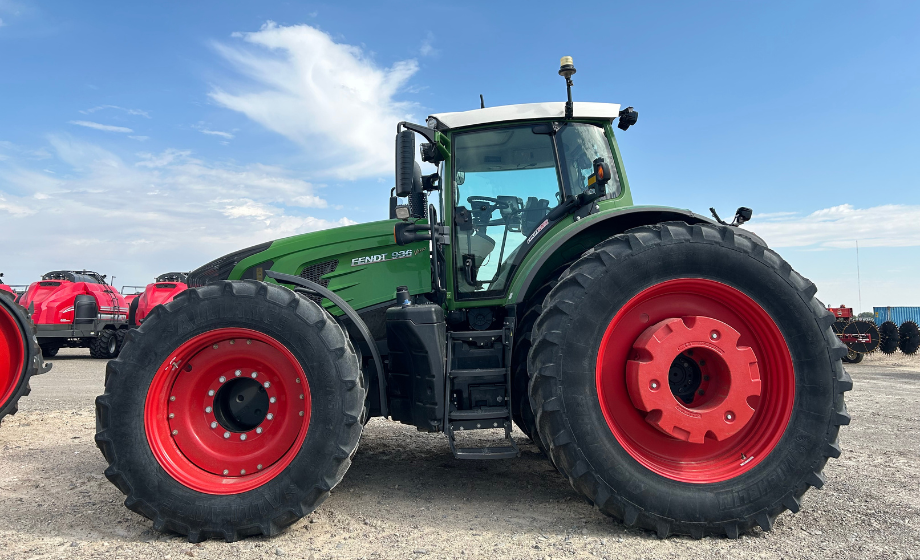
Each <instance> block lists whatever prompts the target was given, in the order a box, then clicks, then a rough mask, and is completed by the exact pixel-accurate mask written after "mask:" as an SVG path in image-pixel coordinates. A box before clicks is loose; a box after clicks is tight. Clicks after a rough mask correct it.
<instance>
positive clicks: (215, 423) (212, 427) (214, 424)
mask: <svg viewBox="0 0 920 560" xmlns="http://www.w3.org/2000/svg"><path fill="white" fill-rule="evenodd" d="M216 427H217V422H211V429H212V430H213V429H214V428H216Z"/></svg>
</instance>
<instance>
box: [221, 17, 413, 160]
mask: <svg viewBox="0 0 920 560" xmlns="http://www.w3.org/2000/svg"><path fill="white" fill-rule="evenodd" d="M234 37H236V38H241V39H242V40H243V41H245V42H246V43H248V45H247V46H240V47H236V46H228V45H225V44H215V48H216V49H217V51H218V52H219V53H220V54H221V55H222V56H223V57H224V58H226V60H227V61H228V62H230V64H232V65H233V67H234V68H235V69H236V70H237V71H238V72H239V73H240V74H241V75H242V76H243V77H244V78H245V81H244V83H243V84H242V85H239V86H237V87H234V88H233V90H234V91H232V92H231V91H228V90H225V89H223V88H215V89H214V90H213V91H212V92H211V94H210V95H211V98H212V99H213V100H214V101H216V102H217V103H220V104H221V105H223V106H225V107H227V108H230V109H233V110H234V111H239V112H241V113H243V114H245V115H246V116H248V117H249V118H250V119H252V120H254V121H256V122H258V123H260V124H262V125H263V126H265V127H266V128H268V129H270V130H273V131H275V132H277V133H279V134H282V135H284V136H285V137H287V138H289V139H290V140H292V141H294V142H296V143H298V144H300V145H301V146H303V147H304V148H305V149H306V150H307V155H308V157H311V158H315V161H316V162H317V163H318V164H319V165H320V166H323V168H324V169H325V171H326V172H329V173H332V174H334V175H338V176H342V177H352V178H353V177H363V176H373V175H379V174H390V173H392V172H393V135H394V131H395V130H396V123H397V122H399V121H401V120H409V119H410V118H411V115H410V113H411V111H412V109H413V108H414V105H413V104H412V103H408V102H404V101H397V100H396V96H397V95H398V94H399V93H400V92H402V91H404V90H405V88H406V85H407V83H408V81H409V79H410V78H411V77H412V76H413V75H414V74H415V72H416V71H417V70H418V64H417V62H416V61H415V60H404V61H399V62H396V63H394V64H393V65H392V66H390V67H389V68H386V67H381V66H380V65H378V64H377V63H376V62H375V61H374V60H372V59H371V58H370V57H369V56H368V55H366V54H365V53H364V51H362V50H361V49H360V48H359V47H356V46H353V45H347V44H342V43H336V42H335V41H333V40H332V38H331V37H330V36H329V35H328V34H326V33H324V32H322V31H320V30H318V29H316V28H314V27H310V26H308V25H295V26H289V27H285V26H279V25H277V24H275V23H274V22H268V23H266V24H265V25H263V26H262V28H261V29H260V30H259V31H256V32H252V33H235V34H234ZM328 162H336V164H335V165H333V166H330V164H329V163H328Z"/></svg>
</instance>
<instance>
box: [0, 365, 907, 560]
mask: <svg viewBox="0 0 920 560" xmlns="http://www.w3.org/2000/svg"><path fill="white" fill-rule="evenodd" d="M53 362H54V369H52V370H51V372H50V373H48V374H47V375H44V376H42V377H40V378H38V379H35V380H34V381H33V383H32V395H31V396H29V397H27V398H25V399H23V400H22V401H21V410H20V413H19V414H17V415H16V416H13V417H9V418H7V419H6V420H4V422H3V426H2V427H0V448H2V453H0V511H3V512H5V513H4V516H5V517H6V519H7V521H6V522H5V523H4V524H3V527H2V529H0V558H16V559H27V558H63V557H67V558H144V559H145V560H148V559H155V558H173V559H179V558H187V557H195V558H226V557H230V558H315V559H321V558H343V559H344V558H411V559H413V560H414V559H419V560H421V559H426V558H462V559H472V558H609V559H614V558H643V559H653V558H732V559H735V558H859V559H863V558H886V559H888V558H911V559H917V560H920V461H918V459H920V359H917V358H908V357H905V356H901V355H895V356H893V357H882V356H869V357H867V358H866V359H865V360H864V361H863V363H862V364H859V365H852V366H848V368H847V369H848V370H849V371H850V373H851V375H852V376H853V380H854V387H855V388H854V390H853V391H852V392H851V393H848V395H847V401H848V405H849V409H850V413H851V415H852V416H853V422H852V424H851V425H850V426H849V427H848V428H844V429H843V430H842V432H841V446H842V448H843V450H844V453H843V455H842V457H841V458H840V459H839V460H836V461H831V463H830V464H829V465H828V467H827V469H826V470H825V473H826V475H827V484H826V485H825V487H824V489H823V490H821V491H815V490H812V491H811V492H809V493H808V494H806V497H805V500H804V504H803V510H802V512H801V513H799V514H797V515H792V514H790V513H786V514H784V515H782V516H781V517H780V518H779V520H778V521H777V522H776V525H775V528H774V530H773V531H772V532H769V533H763V532H761V531H759V530H756V531H755V532H754V533H752V534H749V535H746V536H744V537H742V538H740V539H738V540H729V539H721V538H706V539H703V540H700V541H694V540H691V539H687V538H674V537H672V538H669V539H666V540H659V539H658V538H657V537H655V536H654V535H653V534H650V533H646V532H643V531H633V530H627V529H625V528H624V527H623V526H622V525H620V524H619V523H617V522H615V521H613V520H612V519H609V518H607V517H605V516H603V515H601V514H600V513H598V512H596V511H595V510H594V509H592V508H591V507H590V506H588V505H587V504H586V502H584V501H583V500H582V499H580V498H579V496H578V495H576V494H575V492H574V491H573V490H572V489H571V487H570V486H569V485H568V483H567V482H566V481H565V480H563V479H562V477H561V476H560V475H559V474H558V473H557V472H556V471H555V469H554V468H553V467H551V466H550V464H549V463H548V462H547V461H546V460H545V459H544V458H542V457H541V456H540V455H539V454H538V453H537V451H536V448H535V447H534V446H532V445H529V444H526V438H525V437H524V436H523V435H522V434H520V433H518V434H517V435H518V440H519V442H520V443H521V444H522V447H523V449H524V452H523V456H522V457H521V458H519V459H516V460H510V461H493V462H488V461H486V462H475V461H456V460H454V459H453V457H452V456H451V454H450V451H449V450H448V448H447V441H446V440H445V439H444V437H443V436H438V435H433V434H420V433H418V432H416V431H415V430H414V429H413V428H411V427H408V426H401V425H399V424H396V423H393V422H388V421H384V420H380V419H375V420H373V421H372V422H371V423H370V424H369V425H368V426H367V429H366V430H365V432H364V436H363V437H362V440H361V446H360V448H359V449H358V452H357V455H356V456H355V459H354V464H353V466H352V467H351V470H350V471H349V472H348V474H347V475H346V476H345V480H344V481H343V482H342V484H341V485H340V486H338V487H337V488H336V489H335V490H334V491H333V492H332V496H331V497H330V498H329V499H328V500H327V501H326V502H325V503H324V504H323V505H322V507H321V508H320V509H319V511H317V512H316V513H314V514H313V515H311V516H310V517H308V518H306V519H304V520H301V521H299V522H298V523H296V524H294V525H293V526H292V527H290V528H289V529H288V530H287V531H285V532H284V533H282V534H281V535H280V536H278V537H275V538H273V539H263V538H253V539H247V540H244V541H242V542H238V543H233V544H227V543H224V542H220V541H209V542H205V543H202V544H199V545H190V544H188V543H187V542H185V540H184V539H183V538H180V537H176V536H174V535H163V534H159V533H156V532H154V531H153V530H152V529H151V522H150V521H148V520H146V519H143V518H141V517H140V516H138V515H135V514H134V513H132V512H130V511H129V510H127V509H126V508H125V507H124V506H123V505H122V501H123V496H122V494H121V493H120V492H119V491H118V490H117V489H116V488H115V487H114V486H112V485H111V484H109V483H108V481H107V480H105V477H104V476H103V475H102V471H103V469H104V468H105V466H106V464H105V462H104V461H103V459H102V456H101V454H100V453H99V452H98V451H97V450H96V448H95V445H94V443H93V435H94V430H95V421H94V416H93V399H94V397H95V396H96V394H97V393H99V392H101V390H102V380H103V375H104V371H105V367H104V366H105V362H104V361H102V360H93V359H90V358H89V356H88V352H87V351H86V350H62V351H61V354H60V355H59V356H58V357H56V358H55V359H54V360H53Z"/></svg>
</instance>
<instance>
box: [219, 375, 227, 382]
mask: <svg viewBox="0 0 920 560" xmlns="http://www.w3.org/2000/svg"><path fill="white" fill-rule="evenodd" d="M217 380H218V381H220V382H221V383H223V382H224V381H226V380H227V378H226V377H224V376H223V375H221V376H220V377H219V378H218V379H217Z"/></svg>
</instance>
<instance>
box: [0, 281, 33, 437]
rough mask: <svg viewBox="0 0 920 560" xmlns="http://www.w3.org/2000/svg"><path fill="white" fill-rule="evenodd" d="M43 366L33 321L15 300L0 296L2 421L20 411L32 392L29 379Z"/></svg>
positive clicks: (0, 403) (0, 401) (4, 294)
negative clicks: (20, 407) (20, 406)
mask: <svg viewBox="0 0 920 560" xmlns="http://www.w3.org/2000/svg"><path fill="white" fill-rule="evenodd" d="M41 365H42V360H41V350H40V349H39V347H38V343H37V342H36V341H35V327H34V326H33V325H32V321H30V320H29V318H28V316H27V315H26V312H25V310H24V309H23V308H22V307H20V306H19V305H18V304H16V303H14V301H13V297H12V296H7V295H6V292H0V420H2V419H3V417H4V416H6V415H7V414H16V411H17V410H19V399H21V398H22V397H24V396H26V395H28V394H29V392H30V391H31V389H30V387H29V379H30V378H31V377H32V376H33V375H38V373H39V371H40V368H41Z"/></svg>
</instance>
